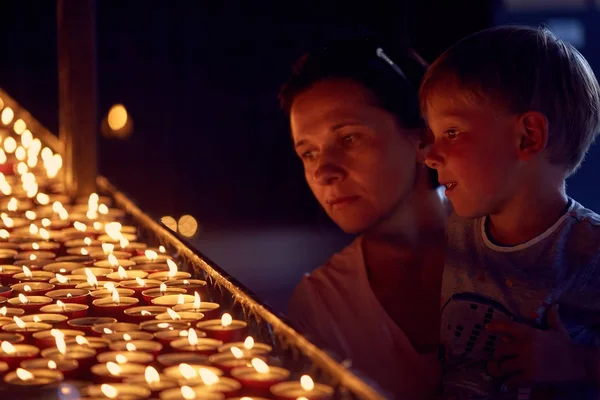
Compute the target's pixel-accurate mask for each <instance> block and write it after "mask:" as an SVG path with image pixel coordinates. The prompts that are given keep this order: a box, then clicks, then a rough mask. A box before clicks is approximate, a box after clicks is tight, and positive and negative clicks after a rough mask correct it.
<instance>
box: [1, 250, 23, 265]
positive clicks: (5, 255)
mask: <svg viewBox="0 0 600 400" xmlns="http://www.w3.org/2000/svg"><path fill="white" fill-rule="evenodd" d="M17 254H19V252H18V251H16V250H12V249H0V264H12V263H13V262H14V261H15V257H16V255H17Z"/></svg>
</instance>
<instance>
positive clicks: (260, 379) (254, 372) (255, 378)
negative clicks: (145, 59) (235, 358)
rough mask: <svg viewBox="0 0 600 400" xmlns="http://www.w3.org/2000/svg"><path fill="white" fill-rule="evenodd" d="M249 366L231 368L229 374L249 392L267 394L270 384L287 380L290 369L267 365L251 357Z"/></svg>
mask: <svg viewBox="0 0 600 400" xmlns="http://www.w3.org/2000/svg"><path fill="white" fill-rule="evenodd" d="M251 363H252V366H251V367H240V368H234V369H232V370H231V376H232V377H233V378H234V379H237V380H238V381H239V382H240V383H241V384H242V385H244V387H245V388H246V389H247V390H248V392H249V393H252V394H256V395H259V396H260V395H263V396H265V397H267V396H269V395H270V393H269V389H270V388H271V386H273V385H275V384H277V383H279V382H283V381H285V380H287V379H288V378H289V376H290V371H289V370H287V369H285V368H280V367H273V366H269V365H267V363H265V362H264V361H263V360H261V359H260V358H253V359H252V361H251Z"/></svg>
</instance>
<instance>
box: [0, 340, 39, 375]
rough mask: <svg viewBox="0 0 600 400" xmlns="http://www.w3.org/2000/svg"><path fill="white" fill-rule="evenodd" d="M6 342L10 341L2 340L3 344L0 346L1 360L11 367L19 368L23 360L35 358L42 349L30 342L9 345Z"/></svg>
mask: <svg viewBox="0 0 600 400" xmlns="http://www.w3.org/2000/svg"><path fill="white" fill-rule="evenodd" d="M5 343H8V342H2V345H1V346H0V361H2V362H5V363H6V364H8V368H9V369H15V368H17V367H18V366H19V365H20V364H21V362H22V361H25V360H29V359H32V358H35V357H37V355H38V354H39V352H40V349H38V348H37V347H36V346H32V345H30V344H15V345H10V346H7V345H6V344H5ZM8 344H10V343H8Z"/></svg>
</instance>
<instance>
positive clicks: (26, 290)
mask: <svg viewBox="0 0 600 400" xmlns="http://www.w3.org/2000/svg"><path fill="white" fill-rule="evenodd" d="M11 288H12V290H13V291H14V292H15V293H23V294H25V295H27V296H43V295H45V294H47V293H48V292H49V291H51V290H52V289H54V285H52V284H51V283H47V282H27V283H15V284H14V285H11ZM48 297H50V296H48Z"/></svg>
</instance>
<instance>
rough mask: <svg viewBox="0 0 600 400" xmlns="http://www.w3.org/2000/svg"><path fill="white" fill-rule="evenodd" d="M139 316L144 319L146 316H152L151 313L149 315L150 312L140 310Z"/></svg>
mask: <svg viewBox="0 0 600 400" xmlns="http://www.w3.org/2000/svg"><path fill="white" fill-rule="evenodd" d="M140 314H141V315H142V316H143V317H146V316H148V315H152V313H151V312H150V311H146V310H142V311H141V312H140Z"/></svg>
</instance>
